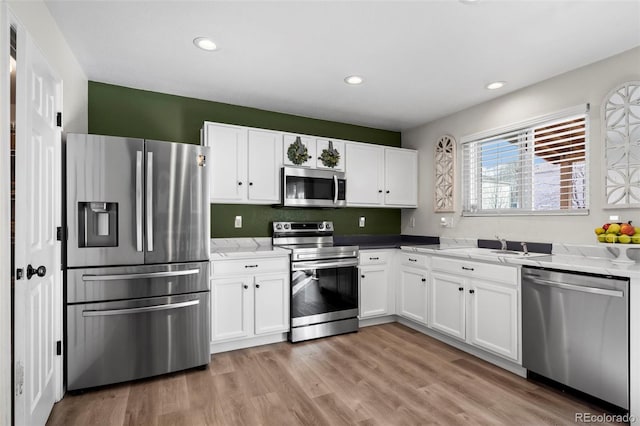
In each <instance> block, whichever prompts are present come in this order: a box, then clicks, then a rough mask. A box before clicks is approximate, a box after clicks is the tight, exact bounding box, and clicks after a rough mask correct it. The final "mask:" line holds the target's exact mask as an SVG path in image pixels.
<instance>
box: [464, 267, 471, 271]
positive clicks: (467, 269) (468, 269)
mask: <svg viewBox="0 0 640 426" xmlns="http://www.w3.org/2000/svg"><path fill="white" fill-rule="evenodd" d="M462 269H463V270H465V271H473V268H467V267H466V266H463V267H462Z"/></svg>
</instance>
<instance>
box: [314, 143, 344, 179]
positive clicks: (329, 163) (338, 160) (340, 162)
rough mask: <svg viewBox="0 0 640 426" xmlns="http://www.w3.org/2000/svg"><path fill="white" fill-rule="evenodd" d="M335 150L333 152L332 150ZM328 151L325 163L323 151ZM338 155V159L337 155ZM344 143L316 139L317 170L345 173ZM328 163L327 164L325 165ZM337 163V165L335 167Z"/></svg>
mask: <svg viewBox="0 0 640 426" xmlns="http://www.w3.org/2000/svg"><path fill="white" fill-rule="evenodd" d="M331 148H333V151H332V150H331ZM325 150H327V153H326V154H325V159H324V161H323V158H322V155H323V151H325ZM336 153H337V157H336V156H335V154H336ZM344 156H345V153H344V141H341V140H336V139H316V168H317V169H328V170H337V171H339V172H344ZM325 163H326V164H325ZM334 163H335V165H334Z"/></svg>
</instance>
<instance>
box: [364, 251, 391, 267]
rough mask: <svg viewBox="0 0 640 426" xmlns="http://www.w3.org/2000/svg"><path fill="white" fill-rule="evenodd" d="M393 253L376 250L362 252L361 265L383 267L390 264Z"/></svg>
mask: <svg viewBox="0 0 640 426" xmlns="http://www.w3.org/2000/svg"><path fill="white" fill-rule="evenodd" d="M391 255H392V253H389V252H385V251H376V250H361V251H360V263H359V264H360V265H361V266H362V265H382V264H385V263H389V260H390V259H391Z"/></svg>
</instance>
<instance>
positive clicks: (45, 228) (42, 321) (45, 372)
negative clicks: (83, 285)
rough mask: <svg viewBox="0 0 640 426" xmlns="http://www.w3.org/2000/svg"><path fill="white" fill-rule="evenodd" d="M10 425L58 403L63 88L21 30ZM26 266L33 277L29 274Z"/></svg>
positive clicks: (27, 421) (42, 418)
mask: <svg viewBox="0 0 640 426" xmlns="http://www.w3.org/2000/svg"><path fill="white" fill-rule="evenodd" d="M17 46H18V49H17V76H16V95H17V96H16V243H15V267H16V268H17V269H21V270H22V277H21V278H20V279H18V278H19V277H18V276H16V281H15V293H14V294H15V299H14V308H15V317H14V318H15V320H14V330H15V346H14V369H15V380H14V383H15V389H14V395H15V403H14V404H15V406H14V407H15V421H16V424H17V425H41V424H44V423H45V422H46V420H47V418H48V417H49V413H50V412H51V409H52V407H53V403H54V402H55V400H56V399H57V398H56V397H59V396H60V395H58V394H59V389H61V387H60V383H59V380H60V377H61V362H60V358H61V357H58V356H56V341H57V340H59V339H60V334H61V333H60V331H61V321H60V319H61V311H62V297H61V271H60V243H58V242H57V241H56V226H57V225H59V224H60V207H61V199H60V198H61V197H60V180H61V174H60V137H61V131H60V128H59V127H57V123H56V114H57V112H58V111H60V110H61V108H60V106H61V105H62V103H61V99H60V98H61V93H62V90H61V89H62V87H61V85H62V83H61V81H60V80H59V79H58V78H57V77H56V76H55V75H54V73H53V71H52V70H51V67H50V66H49V65H48V64H47V62H46V60H45V59H44V57H43V56H42V54H41V53H40V51H39V50H38V49H37V48H36V46H35V45H34V44H33V42H32V40H31V39H30V37H29V36H28V34H27V33H26V32H25V31H19V32H18V37H17ZM29 265H30V266H31V267H32V268H35V269H36V271H37V273H36V274H32V273H31V272H30V271H29Z"/></svg>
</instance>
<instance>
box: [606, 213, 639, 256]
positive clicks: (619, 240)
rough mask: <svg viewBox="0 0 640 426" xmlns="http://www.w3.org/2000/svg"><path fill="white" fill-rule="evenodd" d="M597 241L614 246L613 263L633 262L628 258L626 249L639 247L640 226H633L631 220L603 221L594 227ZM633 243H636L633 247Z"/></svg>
mask: <svg viewBox="0 0 640 426" xmlns="http://www.w3.org/2000/svg"><path fill="white" fill-rule="evenodd" d="M595 233H596V235H597V237H598V242H600V243H604V244H606V245H610V246H615V247H616V249H617V258H616V259H614V260H612V262H615V263H635V260H633V259H631V258H629V256H628V253H627V249H630V248H640V227H637V226H633V225H632V224H631V221H629V222H627V223H622V222H618V223H605V224H604V225H602V226H601V227H598V228H596V229H595ZM634 244H638V246H637V247H634V246H633V245H634Z"/></svg>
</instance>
